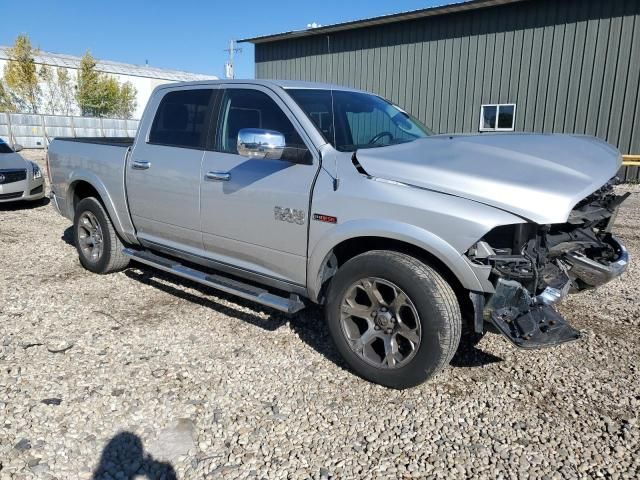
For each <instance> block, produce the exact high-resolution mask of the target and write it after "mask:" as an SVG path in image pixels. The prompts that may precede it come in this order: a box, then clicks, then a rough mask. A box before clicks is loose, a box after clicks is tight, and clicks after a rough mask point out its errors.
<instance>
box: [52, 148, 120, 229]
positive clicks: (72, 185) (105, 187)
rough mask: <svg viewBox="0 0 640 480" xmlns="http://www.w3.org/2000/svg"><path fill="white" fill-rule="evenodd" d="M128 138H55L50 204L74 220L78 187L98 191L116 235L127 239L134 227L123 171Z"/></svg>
mask: <svg viewBox="0 0 640 480" xmlns="http://www.w3.org/2000/svg"><path fill="white" fill-rule="evenodd" d="M132 145H133V139H131V138H125V137H120V138H109V137H89V138H54V139H53V140H52V142H51V143H50V144H49V150H48V160H49V175H50V180H51V193H52V200H53V201H54V202H55V205H56V207H57V208H58V210H59V211H60V213H61V214H62V215H64V216H65V217H67V218H69V219H70V220H73V217H74V191H75V189H76V188H77V187H78V185H80V186H81V187H82V185H90V186H91V187H92V188H94V189H95V190H97V192H98V194H99V195H100V198H101V200H102V202H103V203H104V206H105V208H106V210H107V212H108V213H109V216H110V217H111V220H112V222H113V224H114V226H115V228H116V230H117V231H118V233H119V234H120V235H121V236H122V237H123V238H125V239H128V237H127V232H129V231H133V225H131V220H130V217H129V213H128V209H127V198H126V192H125V167H126V162H127V154H128V151H129V148H130V147H131V146H132Z"/></svg>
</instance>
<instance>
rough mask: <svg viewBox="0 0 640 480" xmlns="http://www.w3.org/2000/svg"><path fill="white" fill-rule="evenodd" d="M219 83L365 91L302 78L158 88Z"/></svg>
mask: <svg viewBox="0 0 640 480" xmlns="http://www.w3.org/2000/svg"><path fill="white" fill-rule="evenodd" d="M220 84H238V85H261V86H263V87H280V88H284V89H285V90H287V89H296V88H300V89H308V90H329V89H331V90H343V91H349V92H365V93H370V92H366V91H365V90H359V89H357V88H351V87H345V86H344V85H336V84H331V83H320V82H307V81H304V80H277V79H275V80H274V79H269V80H263V79H233V80H232V79H223V80H200V81H197V80H196V81H192V82H181V83H180V84H175V83H173V84H170V85H169V84H167V85H163V86H162V87H160V88H176V87H179V86H181V85H220Z"/></svg>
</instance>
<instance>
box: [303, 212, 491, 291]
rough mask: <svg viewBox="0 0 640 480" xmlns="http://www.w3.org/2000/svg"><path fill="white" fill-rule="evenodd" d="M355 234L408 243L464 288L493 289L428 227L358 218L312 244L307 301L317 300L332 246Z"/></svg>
mask: <svg viewBox="0 0 640 480" xmlns="http://www.w3.org/2000/svg"><path fill="white" fill-rule="evenodd" d="M359 237H382V238H390V239H393V240H399V241H402V242H405V243H408V244H410V245H413V246H415V247H418V248H420V249H421V250H424V251H425V252H427V253H429V254H430V255H433V256H434V257H435V258H437V259H438V260H440V261H441V262H442V263H443V264H444V265H445V266H446V267H447V268H449V270H451V272H452V273H453V275H455V276H456V278H457V279H458V280H459V281H460V283H461V284H462V286H463V287H464V288H466V289H468V290H471V291H476V292H483V291H492V290H493V286H492V285H490V282H488V280H487V279H483V278H482V277H484V275H480V276H478V273H481V272H480V271H478V270H475V269H474V267H473V266H472V264H471V262H470V261H469V260H468V259H467V258H466V257H465V256H464V255H463V254H461V253H460V252H458V251H457V250H456V249H455V248H453V247H452V246H451V245H450V244H449V243H447V242H446V241H444V240H443V239H442V238H440V237H438V236H437V235H435V234H433V233H431V232H429V231H428V230H425V229H423V228H420V227H417V226H415V225H410V224H406V223H402V222H396V221H392V220H379V219H361V220H350V221H348V222H346V223H343V224H340V225H337V226H336V227H334V228H333V229H331V230H330V231H328V232H326V233H325V234H324V235H323V236H322V238H320V240H318V242H317V243H316V244H315V245H314V247H313V251H312V252H311V254H310V255H309V260H308V263H307V285H308V293H309V298H310V299H311V300H313V301H317V300H318V299H319V296H320V291H321V289H322V271H323V268H324V265H325V264H326V262H327V260H328V258H329V256H330V255H331V253H332V252H333V249H334V248H335V247H336V246H337V245H339V244H340V243H342V242H344V241H345V240H350V239H354V238H359Z"/></svg>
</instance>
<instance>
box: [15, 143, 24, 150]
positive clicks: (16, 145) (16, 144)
mask: <svg viewBox="0 0 640 480" xmlns="http://www.w3.org/2000/svg"><path fill="white" fill-rule="evenodd" d="M22 149H23V147H22V145H20V144H19V143H14V144H13V151H14V152H19V151H20V150H22Z"/></svg>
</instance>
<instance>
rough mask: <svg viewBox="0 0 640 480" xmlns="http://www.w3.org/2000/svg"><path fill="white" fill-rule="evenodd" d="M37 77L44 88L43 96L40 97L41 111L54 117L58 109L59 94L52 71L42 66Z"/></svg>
mask: <svg viewBox="0 0 640 480" xmlns="http://www.w3.org/2000/svg"><path fill="white" fill-rule="evenodd" d="M38 75H39V77H40V79H41V80H42V82H43V83H44V85H45V87H46V89H45V91H44V95H43V96H42V97H43V101H42V104H43V107H44V108H43V109H44V111H45V112H47V113H50V114H51V115H55V114H56V112H57V111H58V110H59V109H60V92H59V91H58V82H57V81H56V78H55V76H54V74H53V70H52V69H51V68H49V67H47V66H46V65H42V66H41V67H40V71H39V72H38Z"/></svg>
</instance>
